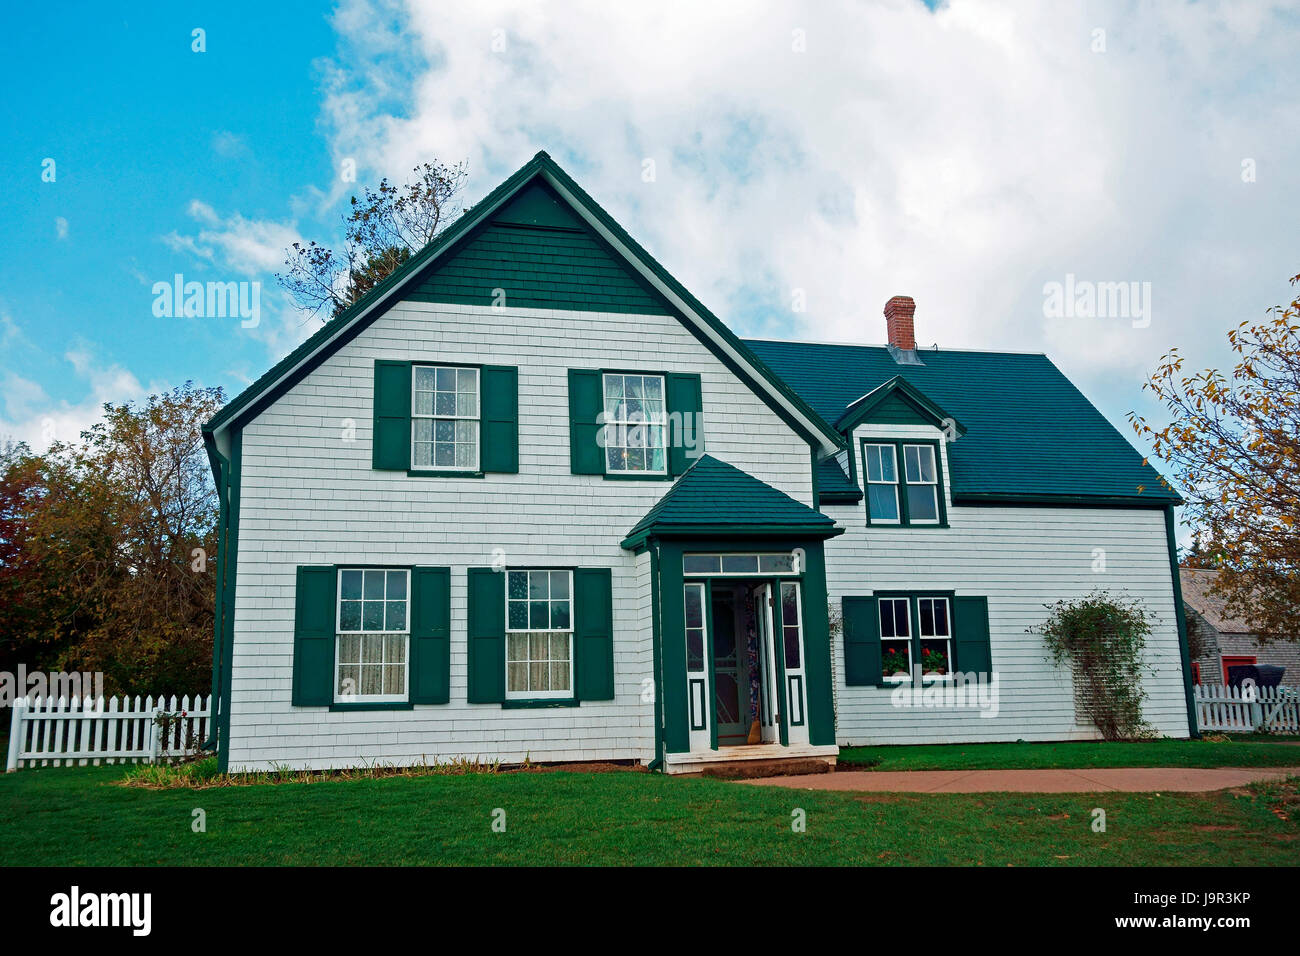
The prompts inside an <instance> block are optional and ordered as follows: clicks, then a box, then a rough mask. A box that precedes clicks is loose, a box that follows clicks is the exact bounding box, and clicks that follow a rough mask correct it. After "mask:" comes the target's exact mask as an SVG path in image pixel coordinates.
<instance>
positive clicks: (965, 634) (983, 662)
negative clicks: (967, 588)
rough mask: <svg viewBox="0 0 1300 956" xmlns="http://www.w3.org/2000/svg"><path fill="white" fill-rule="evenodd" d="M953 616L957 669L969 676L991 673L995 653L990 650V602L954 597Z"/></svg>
mask: <svg viewBox="0 0 1300 956" xmlns="http://www.w3.org/2000/svg"><path fill="white" fill-rule="evenodd" d="M952 616H953V637H954V639H955V643H956V650H957V664H956V669H957V670H959V671H962V672H964V673H967V674H971V673H975V674H989V673H991V672H992V671H993V653H992V651H990V649H989V599H988V598H986V597H959V598H953V610H952Z"/></svg>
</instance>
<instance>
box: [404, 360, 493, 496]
mask: <svg viewBox="0 0 1300 956" xmlns="http://www.w3.org/2000/svg"><path fill="white" fill-rule="evenodd" d="M411 467H412V468H413V469H423V470H428V471H478V468H479V370H478V369H476V368H461V367H458V366H453V365H416V366H413V367H412V369H411Z"/></svg>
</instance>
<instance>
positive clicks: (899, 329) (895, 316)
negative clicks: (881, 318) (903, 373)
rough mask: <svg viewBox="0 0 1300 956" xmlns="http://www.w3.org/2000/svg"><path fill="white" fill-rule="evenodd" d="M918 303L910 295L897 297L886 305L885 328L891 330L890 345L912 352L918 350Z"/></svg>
mask: <svg viewBox="0 0 1300 956" xmlns="http://www.w3.org/2000/svg"><path fill="white" fill-rule="evenodd" d="M915 315H916V303H915V302H913V301H912V297H911V296H910V295H896V296H894V297H893V298H892V299H890V300H889V301H888V302H886V303H885V327H886V328H887V329H888V330H889V344H890V345H892V346H894V347H895V348H899V349H903V350H904V351H907V352H910V351H912V350H914V349H915V348H916V326H915V324H914V323H913V322H912V317H913V316H915Z"/></svg>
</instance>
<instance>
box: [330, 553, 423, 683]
mask: <svg viewBox="0 0 1300 956" xmlns="http://www.w3.org/2000/svg"><path fill="white" fill-rule="evenodd" d="M350 571H357V572H360V573H361V575H362V583H361V587H362V592H361V593H362V595H363V597H362V603H363V607H362V619H361V627H360V628H358V629H349V628H344V627H343V575H344V574H346V573H348V572H350ZM367 571H370V572H376V571H378V572H381V573H382V574H383V575H384V598H383V603H384V624H385V625H387V623H388V606H387V605H388V604H389V603H390V601H392V600H396V599H390V598H389V597H388V596H387V595H388V575H389V574H392V573H395V572H400V573H402V574H403V575H405V577H406V598H405V602H404V603H405V604H406V614H405V622H406V626H405V627H404V628H403V629H402V630H400V631H395V630H388V629H387V628H386V627H385V628H384V629H383V630H378V631H376V630H369V629H367V628H366V626H365V613H364V612H365V608H364V601H365V598H364V595H365V574H366V572H367ZM373 635H382V636H383V637H385V638H388V637H391V636H401V637H402V638H403V639H404V640H403V646H404V648H405V650H404V651H403V654H402V662H401V663H402V692H401V693H400V694H362V693H361V692H360V685H361V681H360V666H361V665H360V663H358V664H357V665H353V664H351V663H348V664H344V663H343V662H342V661H340V660H339V642H340V641H342V639H343V638H345V637H358V638H360V639H361V641H362V642H363V643H364V641H365V639H366V637H367V636H373ZM384 643H385V648H386V647H387V641H385V642H384ZM386 656H387V650H386V649H385V657H386ZM358 660H359V658H358ZM393 663H396V662H393ZM352 666H356V667H357V668H358V680H357V693H355V694H344V693H341V692H340V689H339V684H340V680H339V675H340V671H341V670H342V668H343V667H352ZM379 666H381V667H387V666H389V662H388V661H383V662H381V663H380V665H379ZM332 679H333V681H334V703H336V704H396V703H405V702H406V701H408V700H409V699H410V693H411V569H410V568H374V567H370V568H367V567H346V568H345V567H340V568H339V569H338V571H337V572H336V575H335V579H334V672H333V675H332Z"/></svg>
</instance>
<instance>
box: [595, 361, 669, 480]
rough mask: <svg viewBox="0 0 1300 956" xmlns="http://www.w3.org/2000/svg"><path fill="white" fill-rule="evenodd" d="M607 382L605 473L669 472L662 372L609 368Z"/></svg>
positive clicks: (605, 379) (649, 473) (605, 378)
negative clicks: (630, 372)
mask: <svg viewBox="0 0 1300 956" xmlns="http://www.w3.org/2000/svg"><path fill="white" fill-rule="evenodd" d="M604 386H605V409H604V411H605V415H604V430H603V434H604V445H605V471H606V473H607V474H615V475H617V474H627V475H635V474H645V475H663V474H666V473H667V471H668V451H667V444H666V431H667V429H666V427H665V426H666V423H667V415H666V411H665V405H664V378H663V376H662V375H624V374H622V373H618V372H606V373H605V374H604Z"/></svg>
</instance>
